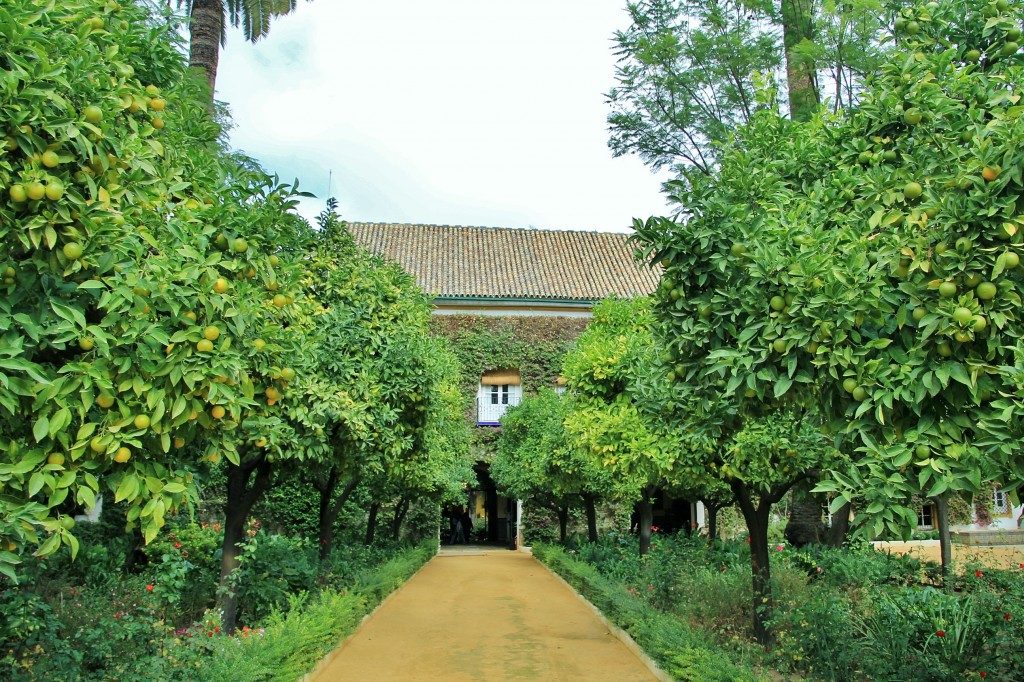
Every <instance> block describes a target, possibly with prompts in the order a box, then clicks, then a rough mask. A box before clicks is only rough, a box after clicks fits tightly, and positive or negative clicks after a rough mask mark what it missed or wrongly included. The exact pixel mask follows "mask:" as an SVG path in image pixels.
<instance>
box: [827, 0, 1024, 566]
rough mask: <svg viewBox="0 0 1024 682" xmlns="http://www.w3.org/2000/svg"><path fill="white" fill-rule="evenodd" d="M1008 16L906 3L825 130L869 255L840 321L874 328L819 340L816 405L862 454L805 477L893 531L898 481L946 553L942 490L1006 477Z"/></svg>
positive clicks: (1010, 334) (1017, 316)
mask: <svg viewBox="0 0 1024 682" xmlns="http://www.w3.org/2000/svg"><path fill="white" fill-rule="evenodd" d="M1021 21H1022V8H1021V5H1020V3H1015V2H1006V1H1005V0H999V1H998V2H976V1H971V2H950V3H928V4H927V5H923V6H917V7H912V8H907V9H905V10H903V11H902V14H901V16H900V17H899V18H898V19H897V21H896V24H895V37H896V39H897V46H898V50H897V51H896V53H895V54H894V55H893V59H892V60H891V61H890V62H889V63H887V64H886V65H885V66H884V67H883V68H882V69H881V70H880V71H879V73H878V74H877V75H876V77H875V78H874V79H873V81H872V83H871V87H870V88H869V90H868V93H867V94H868V96H867V97H865V98H864V101H863V104H862V106H861V107H860V108H859V110H858V111H857V112H855V113H854V114H853V115H851V116H850V117H849V119H848V120H847V121H845V122H844V125H843V126H842V128H841V129H840V134H839V136H837V139H838V144H837V145H836V151H835V155H836V159H837V168H836V169H835V171H834V173H833V174H832V177H833V185H834V186H835V187H838V188H841V189H840V191H839V193H838V195H836V194H833V193H830V192H826V193H825V195H824V196H823V201H827V202H831V204H832V206H833V207H834V209H833V215H834V216H835V217H836V220H835V227H836V229H837V230H839V231H843V232H848V233H850V234H851V235H853V237H855V238H857V239H859V242H858V248H857V249H856V251H857V252H859V253H860V254H862V256H866V258H863V257H862V258H861V259H860V262H859V263H858V272H859V273H861V275H860V278H861V282H862V283H861V284H859V285H858V286H857V291H858V293H859V294H860V295H862V296H864V297H865V298H867V299H868V301H869V302H870V304H871V305H870V308H871V309H870V310H869V311H866V313H865V315H864V316H863V317H862V318H856V317H855V318H854V319H853V320H852V322H853V323H854V324H856V323H858V322H860V323H861V326H860V327H859V328H858V329H860V330H861V331H862V333H864V334H866V335H869V336H870V337H872V338H874V339H875V341H874V342H873V343H866V344H864V343H850V342H848V341H846V340H842V341H840V342H837V343H831V344H828V345H830V346H832V348H831V351H830V352H829V353H828V355H827V356H826V355H819V358H818V362H819V365H820V366H821V367H822V368H823V369H827V370H828V373H829V375H830V377H831V379H832V380H831V381H826V382H825V383H824V384H823V386H824V388H825V389H826V390H825V398H826V400H827V402H828V404H829V408H828V409H829V411H830V412H831V413H833V414H836V415H837V416H839V415H841V416H842V417H843V418H845V419H846V420H847V421H848V427H847V428H848V430H849V431H851V432H852V433H854V434H856V437H857V439H858V442H859V443H860V445H861V450H862V453H863V456H862V457H858V458H857V460H856V465H855V466H854V467H853V468H851V469H848V470H845V471H840V472H836V476H835V477H834V481H832V482H831V483H828V484H823V485H822V486H820V487H821V489H822V490H830V491H835V492H838V494H839V499H840V500H843V499H846V500H848V499H855V498H861V499H862V500H863V503H862V506H863V508H862V510H861V515H862V516H863V520H864V523H866V524H870V525H869V527H870V528H871V530H872V532H873V533H874V534H879V533H881V532H883V531H885V530H888V531H890V532H902V533H904V534H905V533H906V532H907V531H908V529H911V528H913V527H914V526H915V525H916V519H917V515H916V512H915V510H914V509H913V508H912V506H911V504H910V500H911V499H912V496H914V495H917V496H920V497H924V498H931V499H932V500H933V501H934V502H935V504H936V508H937V511H938V521H939V528H940V531H941V539H942V558H943V565H944V566H946V565H948V563H949V560H950V548H949V537H948V522H947V521H948V519H947V515H946V498H947V496H948V495H949V494H952V493H968V494H971V493H981V494H983V495H987V494H988V493H987V487H986V486H988V485H991V481H993V480H994V481H998V482H1001V483H1002V484H1004V485H1005V486H1006V487H1007V488H1008V489H1013V488H1015V487H1016V485H1017V484H1019V482H1020V477H1021V466H1020V459H1019V449H1018V447H1017V444H1016V443H1017V439H1016V438H1014V437H1013V434H1015V433H1018V434H1019V420H1020V411H1019V407H1018V405H1019V402H1015V400H1014V398H1015V397H1016V396H1019V395H1020V386H1021V384H1020V379H1019V377H1020V367H1021V358H1020V355H1019V353H1017V352H1016V349H1019V347H1020V342H1021V334H1022V331H1024V330H1022V316H1021V296H1022V294H1024V282H1022V277H1021V270H1020V269H1019V267H1018V263H1019V253H1020V250H1021V246H1020V245H1021V242H1022V235H1021V223H1020V220H1021V219H1020V210H1021V205H1020V197H1021V189H1022V186H1024V180H1022V171H1021V158H1020V148H1021V135H1022V134H1024V125H1022V123H1021V122H1020V118H1019V113H1020V110H1019V106H1018V104H1019V98H1020V87H1021V84H1022V75H1024V71H1022V69H1021V58H1020V55H1019V52H1018V48H1019V45H1018V41H1019V40H1020V38H1021V33H1022V31H1021ZM841 329H842V327H841ZM851 329H852V328H851ZM843 333H844V335H846V334H851V335H852V331H846V330H845V329H844V330H843ZM844 384H845V386H844Z"/></svg>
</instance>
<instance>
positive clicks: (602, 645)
mask: <svg viewBox="0 0 1024 682" xmlns="http://www.w3.org/2000/svg"><path fill="white" fill-rule="evenodd" d="M654 679H656V678H655V677H654V676H653V675H652V674H651V672H650V671H649V670H648V669H647V668H646V667H645V666H644V665H643V664H642V663H641V661H640V659H638V658H637V657H636V656H635V655H634V654H633V653H632V652H631V651H629V649H627V648H626V647H625V646H624V645H623V644H622V643H621V642H620V641H619V640H618V639H616V638H615V637H614V636H613V635H612V634H611V633H610V632H609V631H608V629H607V628H606V627H605V626H604V625H603V624H602V623H601V622H600V621H599V620H598V619H597V618H596V617H595V616H594V614H593V612H592V611H591V610H590V609H589V608H588V607H587V606H586V605H584V604H583V603H581V602H580V601H579V600H578V599H577V598H576V596H575V594H574V593H573V592H572V591H571V590H570V589H569V588H567V587H566V586H565V585H564V584H562V583H561V582H559V581H558V580H557V579H556V578H554V577H553V576H552V575H551V574H550V573H549V572H548V571H547V569H545V568H544V567H543V566H542V565H541V564H540V563H539V562H537V561H536V560H535V559H534V558H533V557H531V556H530V555H528V554H526V553H523V552H510V551H508V550H491V549H480V550H473V549H470V550H463V551H462V552H458V553H453V554H450V555H449V554H445V555H441V556H437V557H435V558H433V559H432V560H431V561H430V562H429V563H428V564H427V565H426V566H425V567H424V568H423V569H422V570H421V571H420V572H419V573H418V574H417V575H416V576H415V577H414V578H413V579H412V580H410V581H409V582H408V583H407V584H406V585H405V586H404V587H402V588H401V590H400V591H399V592H398V593H397V594H395V595H394V596H393V597H392V598H391V599H390V600H389V601H388V602H387V603H386V604H385V605H384V606H383V607H381V608H380V609H379V610H378V611H377V612H376V613H375V614H374V615H373V616H372V617H371V618H370V619H369V620H367V621H366V622H365V623H364V624H363V625H362V627H360V629H359V630H358V631H357V632H356V633H355V635H353V636H352V638H351V639H349V640H348V641H347V642H346V643H345V644H344V646H343V648H342V649H341V650H340V651H338V652H337V653H336V655H335V657H334V658H333V659H332V660H331V662H330V663H329V664H328V665H327V666H326V667H325V668H324V669H323V670H321V672H320V673H319V674H318V675H316V676H315V677H314V678H313V680H314V682H340V681H342V680H344V681H346V682H348V681H350V680H403V681H406V680H431V681H434V680H444V681H459V680H474V681H477V680H487V681H490V680H572V681H573V682H575V681H577V680H587V681H588V682H600V681H602V680H607V681H608V682H632V681H634V680H654Z"/></svg>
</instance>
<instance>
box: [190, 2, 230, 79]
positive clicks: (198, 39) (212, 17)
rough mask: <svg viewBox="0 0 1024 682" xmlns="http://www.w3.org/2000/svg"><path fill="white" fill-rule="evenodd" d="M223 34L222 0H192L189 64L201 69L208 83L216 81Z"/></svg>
mask: <svg viewBox="0 0 1024 682" xmlns="http://www.w3.org/2000/svg"><path fill="white" fill-rule="evenodd" d="M223 35H224V0H192V12H191V16H190V18H189V55H188V63H189V66H191V67H193V68H196V69H202V70H203V73H204V75H205V77H206V82H207V83H208V84H209V85H210V99H213V89H214V85H215V84H216V82H217V65H218V63H219V61H220V44H221V37H222V36H223Z"/></svg>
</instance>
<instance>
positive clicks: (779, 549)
mask: <svg viewBox="0 0 1024 682" xmlns="http://www.w3.org/2000/svg"><path fill="white" fill-rule="evenodd" d="M775 549H777V550H778V551H780V552H781V551H782V550H784V549H786V548H785V546H783V545H779V546H777V547H776V548H775Z"/></svg>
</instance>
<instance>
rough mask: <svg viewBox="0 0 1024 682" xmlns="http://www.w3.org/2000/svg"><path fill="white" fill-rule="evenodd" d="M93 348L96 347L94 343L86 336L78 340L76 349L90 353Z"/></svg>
mask: <svg viewBox="0 0 1024 682" xmlns="http://www.w3.org/2000/svg"><path fill="white" fill-rule="evenodd" d="M95 346H96V342H95V341H93V340H92V338H90V337H88V336H83V337H82V338H80V339H78V347H79V348H81V349H82V350H84V351H90V350H92V349H93V348H94V347H95Z"/></svg>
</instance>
